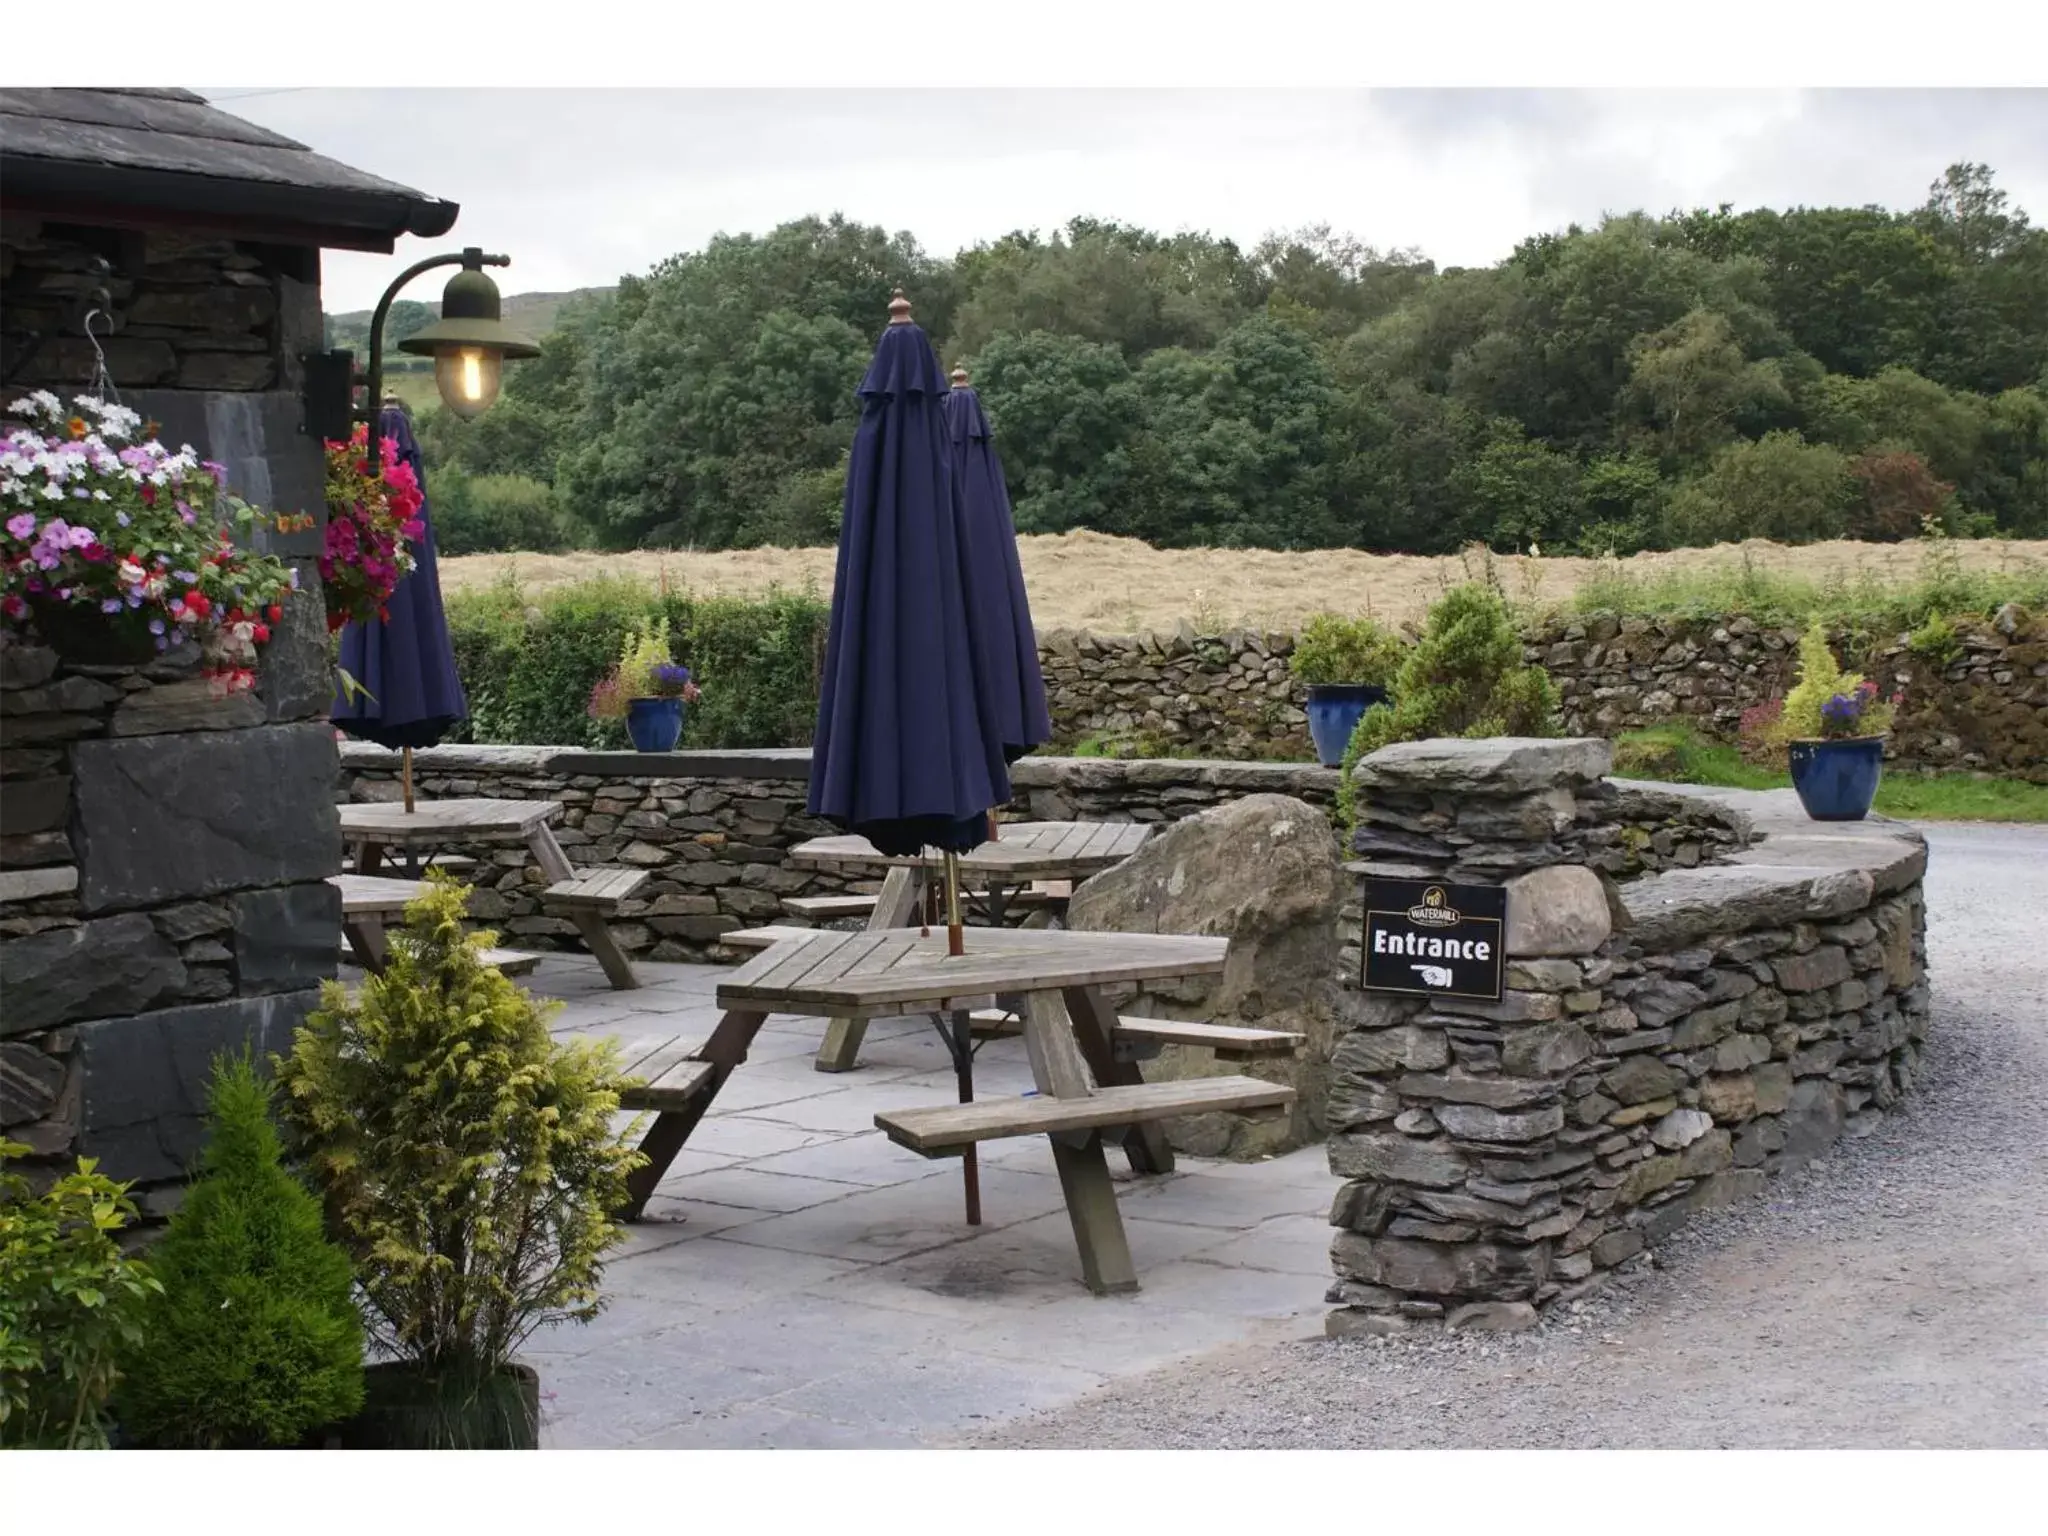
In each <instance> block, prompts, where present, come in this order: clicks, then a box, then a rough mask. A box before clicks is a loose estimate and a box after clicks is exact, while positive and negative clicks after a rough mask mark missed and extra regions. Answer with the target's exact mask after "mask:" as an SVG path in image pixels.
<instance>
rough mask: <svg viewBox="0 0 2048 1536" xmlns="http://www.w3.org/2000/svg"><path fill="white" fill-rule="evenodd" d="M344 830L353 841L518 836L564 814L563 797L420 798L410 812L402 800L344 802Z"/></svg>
mask: <svg viewBox="0 0 2048 1536" xmlns="http://www.w3.org/2000/svg"><path fill="white" fill-rule="evenodd" d="M340 809H341V835H342V837H343V838H344V839H347V840H351V841H355V842H364V841H368V842H377V843H395V844H398V845H400V846H404V845H406V844H409V843H431V842H445V841H450V840H453V839H455V838H457V837H468V838H474V839H484V838H494V837H502V838H519V837H525V836H527V835H529V834H530V833H531V832H532V831H533V829H534V828H535V827H538V826H545V825H546V824H547V823H548V822H551V821H557V820H560V819H561V815H562V802H561V801H559V800H416V801H414V802H413V808H412V811H411V812H410V814H408V813H407V811H406V809H405V807H404V805H402V804H400V803H399V802H398V801H395V800H394V801H388V802H387V801H377V802H375V803H371V804H349V805H344V806H342V807H341V808H340Z"/></svg>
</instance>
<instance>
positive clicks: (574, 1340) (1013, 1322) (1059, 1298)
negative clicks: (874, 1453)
mask: <svg viewBox="0 0 2048 1536" xmlns="http://www.w3.org/2000/svg"><path fill="white" fill-rule="evenodd" d="M635 968H636V970H638V971H639V972H640V974H641V977H642V980H643V981H644V982H645V983H646V985H645V986H643V987H642V988H641V989H640V990H638V991H635V992H631V993H619V992H613V991H611V990H610V989H609V988H608V987H606V986H605V984H604V980H603V977H602V975H601V973H600V972H599V971H598V969H597V967H596V965H595V963H594V962H592V961H589V960H587V959H584V958H582V957H570V956H549V957H548V958H547V959H545V960H543V961H542V963H541V965H540V967H539V969H538V970H537V971H536V972H535V973H534V975H533V976H532V977H531V978H529V980H528V984H529V985H530V986H531V987H532V989H533V990H534V991H535V992H536V993H540V994H544V995H549V996H556V997H560V998H562V999H564V1001H565V1007H564V1009H563V1011H562V1015H561V1017H560V1018H558V1019H557V1020H556V1021H555V1022H554V1029H555V1032H556V1033H557V1034H558V1035H560V1034H565V1033H572V1032H573V1033H579V1034H592V1035H610V1036H615V1037H618V1038H622V1039H640V1038H649V1037H652V1036H655V1035H658V1034H662V1033H664V1032H667V1033H669V1034H672V1035H675V1036H684V1037H687V1036H693V1035H694V1036H703V1035H706V1034H708V1033H709V1032H710V1030H711V1028H712V1027H713V1026H714V1025H715V1023H716V1022H717V1018H718V1010H717V1008H716V1006H715V1004H714V1003H713V1002H712V999H711V994H712V992H713V991H714V990H715V988H716V987H717V985H718V981H719V979H720V977H721V976H722V975H724V974H726V972H725V971H724V970H722V969H721V968H719V967H714V966H679V965H654V964H636V967H635ZM823 1031H824V1023H823V1021H822V1020H818V1019H808V1018H794V1017H786V1016H776V1017H773V1018H771V1019H769V1020H768V1021H767V1023H766V1025H764V1027H763V1028H762V1030H761V1032H760V1033H759V1035H758V1036H757V1037H756V1039H755V1043H754V1045H753V1047H752V1049H751V1050H750V1051H749V1053H748V1059H747V1061H746V1062H745V1064H743V1065H742V1066H741V1067H740V1068H739V1069H738V1070H737V1071H735V1072H734V1074H733V1075H732V1077H731V1079H730V1080H729V1081H728V1082H727V1083H726V1085H725V1088H724V1090H723V1091H722V1092H721V1093H720V1094H719V1097H718V1100H717V1102H716V1104H715V1105H714V1107H713V1109H712V1110H711V1112H710V1113H709V1114H707V1115H706V1116H705V1118H704V1121H703V1123H702V1124H701V1125H700V1126H699V1127H698V1129H697V1131H696V1133H695V1134H694V1135H693V1136H692V1138H691V1141H690V1145H689V1146H687V1147H685V1148H684V1149H683V1151H682V1152H681V1153H680V1154H679V1155H678V1156H677V1158H676V1160H675V1163H674V1164H673V1165H672V1167H671V1169H670V1171H669V1174H668V1175H667V1177H665V1178H664V1179H663V1180H662V1182H661V1184H660V1186H659V1187H658V1188H657V1190H656V1192H655V1194H654V1196H653V1197H652V1198H651V1199H650V1200H649V1202H648V1206H647V1210H646V1213H645V1219H644V1220H642V1221H639V1222H636V1223H633V1224H632V1225H631V1226H630V1227H629V1228H628V1231H627V1236H626V1238H625V1240H624V1242H623V1243H622V1244H621V1245H620V1247H619V1248H618V1249H617V1250H615V1251H614V1253H613V1256H612V1257H611V1259H610V1261H609V1263H608V1264H607V1267H606V1271H605V1282H604V1295H605V1300H606V1306H605V1309H604V1310H603V1311H602V1312H601V1313H600V1314H599V1315H598V1317H597V1318H596V1319H595V1320H594V1321H592V1322H591V1323H589V1324H586V1325H567V1326H563V1327H559V1328H552V1329H547V1330H543V1331H542V1332H541V1333H539V1334H536V1335H535V1336H534V1338H533V1339H532V1340H531V1341H530V1342H529V1344H528V1345H527V1346H526V1348H525V1349H524V1350H523V1352H522V1353H523V1357H524V1358H527V1359H529V1360H531V1361H532V1363H533V1364H534V1365H535V1366H536V1367H537V1368H538V1369H539V1370H540V1372H541V1377H542V1390H543V1392H544V1393H546V1394H547V1396H546V1397H545V1398H544V1401H543V1424H542V1431H541V1435H542V1443H543V1444H544V1445H547V1446H560V1447H599V1446H603V1447H640V1448H650V1449H651V1448H656V1447H669V1448H699V1449H749V1448H784V1449H793V1448H816V1449H851V1448H871V1449H881V1448H894V1447H916V1446H930V1445H942V1444H948V1443H954V1442H957V1441H958V1440H960V1439H962V1438H963V1437H968V1436H972V1435H974V1434H976V1433H978V1432H980V1431H983V1430H986V1429H989V1428H992V1427H994V1426H996V1425H999V1424H1001V1423H1004V1422H1006V1421H1009V1420H1012V1419H1016V1418H1018V1417H1020V1416H1023V1415H1027V1414H1031V1413H1035V1412H1038V1411H1041V1410H1043V1409H1046V1408H1054V1407H1059V1406H1061V1405H1064V1404H1068V1403H1071V1402H1073V1401H1075V1400H1076V1399H1078V1398H1080V1397H1081V1396H1083V1395H1084V1394H1087V1393H1091V1392H1093V1391H1095V1390H1096V1389H1098V1388H1100V1387H1102V1386H1105V1385H1107V1384H1110V1383H1113V1382H1115V1381H1116V1380H1118V1379H1120V1378H1124V1377H1128V1376H1132V1375H1135V1374H1137V1373H1140V1372H1143V1371H1146V1370H1150V1369H1153V1368H1156V1367H1158V1366H1161V1365H1166V1364H1171V1363H1173V1362H1176V1361H1179V1360H1183V1359H1186V1358H1189V1357H1191V1356H1193V1355H1197V1354H1200V1353H1202V1352H1204V1351H1207V1350H1211V1349H1216V1348H1221V1347H1227V1346H1230V1345H1234V1344H1240V1343H1252V1342H1262V1341H1266V1340H1270V1339H1274V1338H1280V1339H1285V1338H1290V1337H1306V1336H1309V1335H1312V1334H1316V1333H1318V1332H1319V1331H1320V1326H1321V1317H1322V1309H1323V1303H1322V1293H1323V1289H1324V1287H1325V1285H1326V1284H1327V1280H1326V1279H1325V1278H1324V1277H1325V1276H1326V1275H1327V1273H1328V1257H1327V1249H1328V1243H1329V1229H1328V1227H1327V1226H1326V1225H1324V1217H1325V1214H1326V1212H1327V1210H1328V1207H1329V1201H1330V1197H1331V1195H1332V1194H1333V1193H1334V1191H1335V1188H1336V1181H1335V1180H1334V1179H1333V1178H1332V1177H1331V1176H1330V1173H1329V1171H1328V1167H1327V1164H1326V1163H1325V1161H1324V1156H1323V1151H1322V1149H1321V1148H1320V1147H1314V1148H1309V1149H1306V1150H1305V1151H1303V1152H1299V1153H1293V1154H1289V1155H1288V1156H1285V1157H1278V1158H1272V1159H1269V1160H1267V1161H1264V1162H1260V1163H1249V1164H1232V1163H1215V1162H1210V1161H1207V1160H1204V1159H1199V1158H1186V1157H1183V1158H1181V1159H1179V1168H1178V1171H1177V1172H1175V1173H1174V1174H1171V1175H1167V1176H1164V1177H1159V1176H1140V1175H1134V1174H1132V1173H1131V1171H1130V1169H1129V1167H1128V1165H1127V1163H1126V1161H1125V1159H1124V1157H1123V1155H1122V1153H1121V1152H1119V1151H1112V1152H1111V1154H1110V1159H1109V1161H1110V1169H1111V1173H1112V1176H1113V1177H1114V1178H1115V1179H1116V1181H1117V1189H1118V1195H1119V1199H1120V1201H1121V1203H1122V1204H1123V1207H1124V1224H1125V1230H1126V1232H1127V1234H1128V1235H1129V1238H1130V1242H1131V1249H1132V1254H1133V1257H1134V1260H1135V1262H1136V1264H1137V1269H1138V1275H1139V1280H1140V1283H1141V1287H1142V1288H1141V1289H1140V1290H1139V1291H1138V1292H1136V1293H1135V1294H1131V1295H1121V1296H1110V1297H1098V1296H1094V1295H1091V1294H1090V1293H1089V1292H1088V1291H1087V1290H1086V1288H1085V1287H1084V1286H1083V1285H1082V1284H1081V1275H1080V1260H1079V1258H1078V1256H1077V1255H1076V1253H1075V1251H1074V1239H1073V1230H1072V1227H1071V1225H1070V1223H1069V1221H1068V1218H1067V1215H1066V1209H1065V1204H1064V1202H1063V1201H1062V1199H1061V1197H1060V1189H1059V1181H1058V1179H1057V1178H1056V1177H1055V1174H1054V1168H1053V1161H1052V1155H1051V1151H1050V1148H1049V1145H1048V1143H1047V1142H1046V1141H1045V1139H1044V1138H1042V1137H1034V1138H1025V1139H1018V1140H1012V1141H1000V1142H991V1143H988V1144H986V1145H985V1146H983V1147H982V1148H981V1184H982V1205H983V1212H984V1221H983V1223H982V1225H981V1226H980V1227H969V1226H968V1225H967V1224H966V1221H965V1216H964V1211H963V1209H962V1195H961V1188H960V1164H959V1162H958V1160H957V1159H953V1158H930V1159H927V1158H921V1157H918V1156H917V1155H915V1154H914V1153H911V1152H909V1151H906V1150H905V1149H903V1148H901V1147H898V1146H896V1145H895V1144H894V1143H893V1142H890V1141H889V1140H888V1139H887V1138H886V1137H885V1136H883V1135H882V1134H881V1133H879V1132H878V1131H877V1130H876V1129H875V1124H874V1117H875V1114H876V1112H877V1111H878V1110H884V1109H891V1108H901V1107H903V1106H906V1105H920V1104H949V1103H953V1102H956V1100H957V1097H958V1085H957V1083H956V1082H955V1079H954V1074H953V1068H952V1063H951V1060H950V1058H949V1057H948V1056H947V1054H946V1051H945V1049H944V1047H943V1045H942V1044H941V1043H940V1041H939V1039H938V1037H937V1036H936V1034H935V1033H934V1032H933V1031H932V1029H931V1027H930V1024H929V1023H928V1022H927V1021H926V1020H923V1019H916V1018H904V1019H882V1020H877V1021H875V1022H874V1024H873V1025H871V1026H870V1028H869V1030H868V1034H867V1039H866V1042H865V1044H864V1046H863V1049H862V1053H861V1064H860V1066H859V1067H858V1068H857V1069H856V1070H854V1071H851V1072H843V1073H822V1072H819V1071H817V1070H816V1069H815V1067H814V1066H813V1057H814V1056H815V1054H816V1052H817V1048H818V1044H819V1041H820V1040H821V1039H822V1038H823ZM1031 1087H1032V1078H1031V1069H1030V1065H1029V1063H1028V1061H1027V1060H1026V1058H1025V1055H1024V1048H1023V1043H1022V1041H1020V1040H1016V1039H999V1040H992V1041H988V1042H985V1043H984V1044H983V1045H982V1047H981V1049H980V1051H979V1052H978V1054H977V1056H976V1060H975V1089H976V1096H977V1097H978V1098H994V1097H998V1096H1002V1095H1008V1094H1018V1093H1024V1092H1027V1091H1029V1090H1030V1089H1031ZM634 1118H635V1117H633V1116H631V1115H626V1114H622V1115H621V1116H620V1117H619V1124H620V1126H621V1127H622V1128H623V1127H624V1126H626V1125H628V1124H630V1123H632V1121H633V1120H634ZM642 1123H643V1126H644V1123H645V1122H644V1119H643V1121H642Z"/></svg>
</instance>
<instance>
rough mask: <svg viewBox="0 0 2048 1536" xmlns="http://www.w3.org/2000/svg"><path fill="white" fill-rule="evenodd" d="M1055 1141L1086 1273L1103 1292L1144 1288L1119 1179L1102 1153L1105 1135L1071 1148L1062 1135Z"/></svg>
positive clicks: (1056, 1160) (1083, 1274) (1055, 1162)
mask: <svg viewBox="0 0 2048 1536" xmlns="http://www.w3.org/2000/svg"><path fill="white" fill-rule="evenodd" d="M1048 1140H1050V1141H1051V1142H1052V1160H1053V1166H1054V1167H1056V1168H1057V1169H1058V1170H1059V1175H1060V1192H1061V1193H1062V1194H1063V1195H1065V1196H1066V1201H1067V1218H1068V1220H1070V1221H1071V1222H1072V1223H1073V1225H1074V1246H1075V1247H1076V1248H1077V1249H1079V1250H1080V1254H1081V1278H1082V1280H1083V1281H1084V1282H1086V1284H1087V1286H1088V1289H1089V1290H1091V1291H1093V1292H1094V1293H1095V1294H1096V1295H1098V1296H1106V1295H1109V1294H1111V1293H1112V1292H1116V1291H1135V1290H1136V1289H1137V1288H1138V1270H1137V1266H1136V1265H1134V1264H1133V1263H1132V1262H1131V1244H1130V1239H1129V1238H1128V1237H1126V1236H1125V1234H1124V1221H1123V1216H1122V1214H1121V1213H1120V1212H1119V1211H1118V1210H1117V1208H1116V1184H1115V1181H1113V1180H1112V1179H1111V1178H1110V1176H1109V1163H1108V1161H1107V1160H1106V1159H1105V1158H1104V1157H1103V1155H1102V1138H1101V1137H1099V1136H1097V1137H1093V1138H1091V1139H1090V1140H1089V1142H1088V1145H1087V1146H1085V1147H1070V1146H1068V1145H1067V1144H1066V1143H1065V1142H1063V1141H1061V1140H1060V1139H1059V1138H1058V1137H1057V1136H1054V1137H1049V1138H1048Z"/></svg>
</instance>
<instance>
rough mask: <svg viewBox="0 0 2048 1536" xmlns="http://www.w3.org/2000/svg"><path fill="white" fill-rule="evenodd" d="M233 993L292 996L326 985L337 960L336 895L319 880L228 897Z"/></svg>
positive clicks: (338, 915)
mask: <svg viewBox="0 0 2048 1536" xmlns="http://www.w3.org/2000/svg"><path fill="white" fill-rule="evenodd" d="M233 906H234V913H235V980H236V990H237V991H239V992H240V993H241V994H242V996H244V997H254V996H256V995H258V994H260V993H264V992H296V991H298V990H300V989H301V988H304V987H316V986H318V985H319V984H320V983H321V982H323V981H328V980H331V979H332V978H333V976H334V971H335V966H336V965H337V963H338V962H339V961H340V958H341V892H340V891H338V890H336V889H335V888H334V887H333V886H331V885H329V884H328V883H327V882H326V881H325V880H315V881H312V882H310V883H308V884H305V885H287V886H281V887H279V888H277V889H275V890H269V891H249V892H246V893H244V894H243V895H240V896H237V897H235V898H234V902H233Z"/></svg>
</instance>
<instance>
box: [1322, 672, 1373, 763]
mask: <svg viewBox="0 0 2048 1536" xmlns="http://www.w3.org/2000/svg"><path fill="white" fill-rule="evenodd" d="M1386 701H1387V690H1386V689H1384V688H1376V687H1374V686H1373V685H1372V684H1370V683H1311V684H1309V689H1308V704H1307V705H1306V710H1307V713H1308V734H1309V739H1310V740H1311V741H1313V742H1314V743H1315V744H1316V760H1317V761H1318V762H1320V763H1321V764H1322V765H1323V766H1324V767H1325V768H1339V767H1342V766H1343V763H1344V749H1345V748H1346V747H1348V746H1350V745H1351V733H1352V732H1353V731H1355V730H1357V729H1358V720H1359V717H1360V716H1361V715H1363V714H1364V713H1365V712H1366V711H1367V710H1368V709H1371V708H1372V707H1373V705H1375V704H1384V703H1386Z"/></svg>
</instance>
